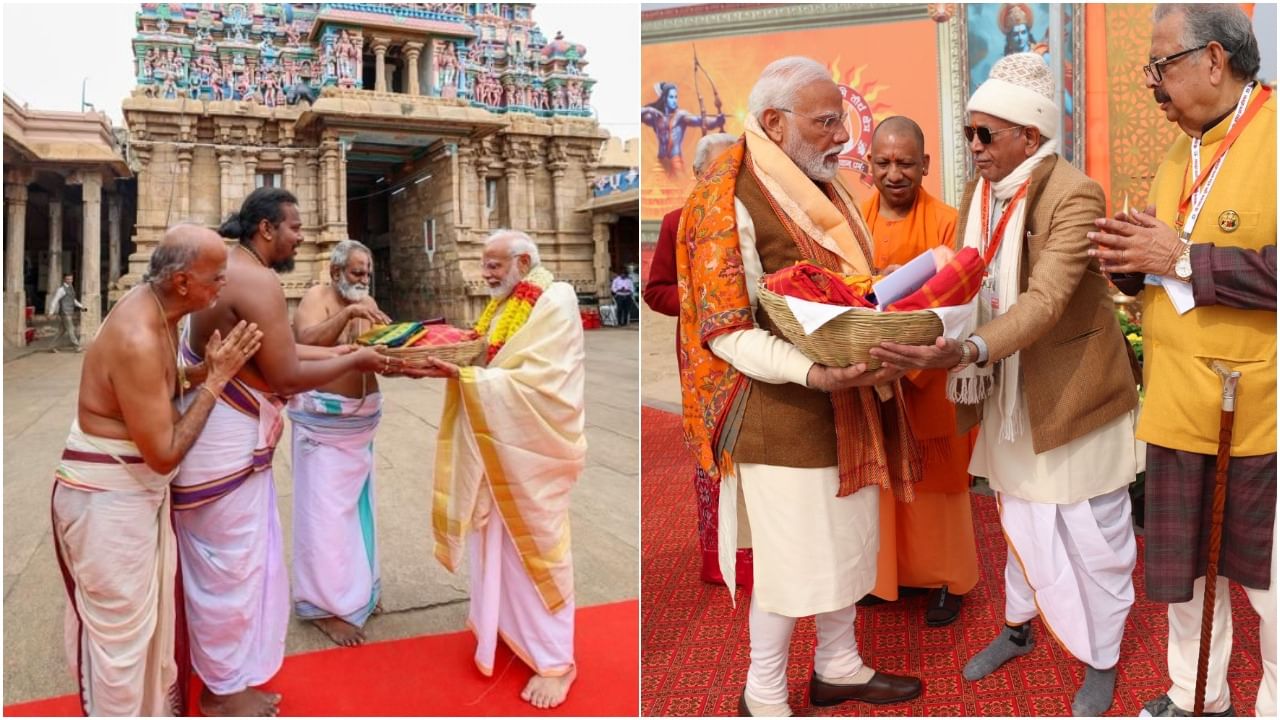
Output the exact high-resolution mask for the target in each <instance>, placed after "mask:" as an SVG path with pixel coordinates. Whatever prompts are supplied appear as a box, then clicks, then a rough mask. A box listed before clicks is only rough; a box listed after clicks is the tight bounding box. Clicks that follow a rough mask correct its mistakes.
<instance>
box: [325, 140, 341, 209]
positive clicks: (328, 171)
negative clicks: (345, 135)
mask: <svg viewBox="0 0 1280 720" xmlns="http://www.w3.org/2000/svg"><path fill="white" fill-rule="evenodd" d="M321 153H322V156H323V160H324V166H323V169H322V171H321V172H322V173H323V174H324V222H325V224H326V225H336V224H338V222H339V219H338V218H339V217H340V216H339V214H338V182H337V181H338V143H337V142H326V143H325V144H324V148H323V149H322V150H321Z"/></svg>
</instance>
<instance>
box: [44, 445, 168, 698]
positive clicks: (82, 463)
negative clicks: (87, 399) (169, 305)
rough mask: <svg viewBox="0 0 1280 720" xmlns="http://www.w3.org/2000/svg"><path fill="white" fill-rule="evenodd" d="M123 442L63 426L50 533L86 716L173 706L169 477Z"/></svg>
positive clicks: (69, 651)
mask: <svg viewBox="0 0 1280 720" xmlns="http://www.w3.org/2000/svg"><path fill="white" fill-rule="evenodd" d="M170 477H171V476H167V475H159V474H157V473H155V472H152V471H151V469H150V468H148V467H147V466H146V464H145V463H143V461H142V458H141V453H139V452H138V448H137V446H136V445H134V444H133V443H132V442H128V441H123V440H111V439H106V438H97V437H91V436H89V435H86V434H84V433H83V432H81V430H80V426H79V423H78V422H77V423H74V424H73V425H72V427H71V434H70V436H69V437H68V438H67V444H66V449H65V450H64V451H63V458H62V463H61V464H60V465H59V466H58V470H57V472H56V474H55V482H54V492H53V501H52V502H53V535H54V545H55V549H56V551H57V555H58V563H59V565H60V566H61V568H62V575H63V580H64V581H65V582H66V587H67V599H68V602H67V613H66V628H65V629H66V636H65V639H66V644H67V647H66V650H67V659H68V660H69V662H70V663H71V666H72V672H73V673H74V674H75V676H76V680H77V681H78V682H79V685H80V700H81V709H82V710H83V711H84V713H85V714H86V715H110V716H138V715H152V716H154V715H175V714H179V713H180V711H181V709H182V708H184V707H185V698H183V697H181V692H180V691H179V682H178V681H179V678H178V663H177V658H176V656H175V638H174V623H175V610H176V601H175V581H176V576H177V561H178V558H177V550H176V548H175V546H174V538H173V530H172V527H171V525H170V522H169V511H170V506H169V479H170Z"/></svg>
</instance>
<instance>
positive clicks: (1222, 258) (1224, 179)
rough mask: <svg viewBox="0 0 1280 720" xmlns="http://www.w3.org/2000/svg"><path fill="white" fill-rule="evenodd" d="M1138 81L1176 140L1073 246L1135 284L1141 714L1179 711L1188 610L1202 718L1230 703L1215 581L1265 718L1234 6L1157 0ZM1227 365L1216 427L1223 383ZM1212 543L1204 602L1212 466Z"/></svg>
mask: <svg viewBox="0 0 1280 720" xmlns="http://www.w3.org/2000/svg"><path fill="white" fill-rule="evenodd" d="M1153 19H1154V24H1153V27H1152V33H1151V49H1150V57H1151V62H1149V63H1148V64H1147V65H1145V66H1144V67H1143V72H1144V74H1145V80H1146V86H1147V88H1148V89H1150V90H1151V92H1152V94H1153V95H1154V98H1155V101H1156V102H1157V103H1158V104H1159V107H1160V110H1161V111H1162V112H1163V113H1164V115H1165V117H1166V119H1168V120H1169V121H1170V122H1173V123H1176V124H1177V125H1178V128H1179V129H1180V130H1181V131H1182V134H1181V135H1180V136H1179V137H1178V138H1177V140H1175V141H1174V143H1173V146H1172V147H1170V148H1169V152H1168V154H1167V155H1166V157H1165V159H1164V162H1163V163H1161V165H1160V167H1159V169H1158V170H1157V171H1156V177H1155V181H1154V182H1153V183H1152V186H1151V195H1150V197H1149V199H1148V202H1147V205H1148V207H1147V209H1146V211H1145V212H1138V211H1134V212H1130V213H1127V214H1126V213H1121V214H1118V215H1116V216H1115V217H1114V218H1098V219H1097V220H1096V225H1097V228H1096V232H1094V233H1091V237H1092V239H1093V240H1094V242H1095V243H1096V247H1095V248H1094V249H1093V250H1092V251H1091V252H1092V253H1093V254H1094V255H1095V256H1096V257H1097V258H1098V259H1099V260H1100V261H1101V262H1102V263H1103V264H1104V266H1105V268H1106V269H1107V270H1109V271H1110V272H1111V273H1112V276H1111V277H1112V279H1113V280H1114V281H1115V283H1116V286H1117V287H1119V288H1120V289H1121V290H1123V291H1125V292H1127V293H1129V294H1131V295H1136V294H1137V293H1139V292H1141V293H1142V308H1143V317H1142V324H1143V330H1144V336H1145V337H1146V338H1147V340H1148V343H1149V345H1148V346H1149V347H1155V348H1156V349H1155V350H1154V351H1153V352H1151V353H1150V354H1149V355H1148V357H1147V358H1146V367H1145V368H1144V370H1145V373H1146V384H1147V394H1146V400H1145V401H1144V402H1145V407H1144V409H1143V413H1142V421H1141V423H1140V424H1139V426H1138V437H1139V438H1140V439H1142V440H1145V441H1146V443H1147V455H1146V463H1147V475H1146V503H1147V506H1146V591H1147V596H1148V597H1149V598H1151V599H1152V600H1155V601H1157V602H1166V603H1169V642H1168V645H1169V678H1170V680H1171V681H1172V683H1171V685H1170V687H1169V691H1168V692H1167V693H1165V694H1163V695H1161V696H1160V697H1157V698H1155V699H1154V700H1152V701H1150V702H1148V703H1147V704H1146V708H1145V709H1144V710H1143V714H1147V715H1152V716H1155V717H1175V716H1184V715H1189V714H1191V713H1192V712H1194V711H1195V710H1196V707H1195V703H1196V691H1197V682H1196V678H1197V675H1198V664H1199V663H1198V660H1199V656H1200V646H1201V628H1202V624H1201V623H1202V621H1203V619H1204V616H1203V614H1204V613H1206V612H1211V613H1212V616H1211V620H1210V623H1211V632H1210V637H1209V645H1208V648H1207V650H1208V658H1207V667H1206V668H1205V669H1206V676H1205V681H1204V683H1203V684H1204V688H1203V692H1204V696H1203V711H1204V714H1205V715H1234V714H1235V709H1234V707H1233V706H1232V702H1231V690H1230V688H1229V687H1228V685H1227V677H1226V675H1227V665H1228V664H1229V662H1230V660H1231V648H1232V625H1231V596H1230V592H1229V590H1230V584H1229V583H1230V581H1232V580H1234V581H1235V582H1237V583H1239V584H1240V585H1241V586H1243V589H1244V595H1245V597H1246V598H1248V601H1249V604H1250V605H1251V606H1252V607H1253V610H1254V611H1255V612H1256V613H1258V616H1259V619H1260V632H1259V636H1260V640H1261V642H1260V644H1261V650H1262V682H1261V684H1260V685H1259V687H1258V696H1257V701H1256V703H1255V705H1254V710H1255V712H1256V713H1257V714H1258V715H1260V716H1266V715H1275V714H1276V594H1275V577H1276V561H1277V553H1276V551H1275V522H1276V512H1275V510H1276V412H1275V397H1276V183H1275V177H1276V172H1275V167H1276V121H1275V115H1276V111H1275V99H1274V98H1273V97H1272V96H1271V89H1270V88H1268V87H1266V86H1265V85H1263V84H1261V83H1259V82H1258V81H1257V74H1258V69H1259V66H1260V55H1259V52H1258V42H1257V39H1256V38H1255V37H1254V34H1253V28H1252V25H1251V23H1250V22H1249V18H1248V16H1246V15H1245V14H1244V12H1243V11H1242V10H1241V9H1240V8H1239V7H1238V6H1236V5H1160V6H1157V8H1156V11H1155V15H1154V18H1153ZM1214 361H1216V362H1219V363H1222V364H1224V365H1225V366H1226V367H1227V369H1228V370H1235V371H1238V372H1239V373H1240V378H1239V379H1238V388H1237V390H1238V392H1237V393H1236V397H1235V399H1234V403H1235V405H1234V415H1233V416H1232V417H1234V424H1233V426H1230V431H1229V435H1227V436H1226V438H1225V439H1224V438H1223V437H1222V436H1221V435H1220V431H1221V429H1222V427H1221V422H1222V421H1221V417H1222V415H1223V413H1222V405H1221V403H1222V394H1223V383H1222V380H1221V379H1220V378H1219V377H1218V375H1217V374H1216V373H1215V372H1214V370H1213V369H1211V367H1210V363H1211V362H1214ZM1220 454H1225V455H1227V456H1229V458H1230V459H1229V463H1228V465H1227V467H1226V469H1225V473H1224V477H1223V480H1222V482H1225V493H1226V499H1225V503H1224V505H1223V506H1222V520H1221V526H1220V531H1221V542H1220V547H1219V548H1218V550H1217V561H1218V564H1217V573H1216V580H1215V582H1214V583H1213V585H1211V586H1210V587H1211V588H1212V589H1213V591H1214V592H1213V596H1214V597H1213V598H1212V599H1211V602H1210V603H1209V604H1208V607H1206V603H1205V594H1206V582H1207V574H1208V573H1207V571H1208V565H1209V562H1210V555H1211V554H1212V552H1213V551H1211V550H1210V547H1211V543H1212V541H1211V540H1210V539H1209V537H1210V535H1211V534H1212V532H1211V525H1212V524H1213V523H1212V520H1211V518H1212V515H1213V507H1214V504H1215V503H1214V486H1215V484H1216V483H1217V482H1218V478H1219V473H1218V470H1217V467H1216V460H1217V458H1218V457H1219V456H1220Z"/></svg>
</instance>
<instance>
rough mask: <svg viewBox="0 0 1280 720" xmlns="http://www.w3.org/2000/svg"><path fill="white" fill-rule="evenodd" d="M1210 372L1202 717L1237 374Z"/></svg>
mask: <svg viewBox="0 0 1280 720" xmlns="http://www.w3.org/2000/svg"><path fill="white" fill-rule="evenodd" d="M1212 366H1213V371H1214V372H1216V373H1218V376H1219V377H1221V378H1222V420H1221V422H1220V424H1219V426H1218V461H1217V464H1216V465H1215V467H1214V470H1215V472H1214V478H1213V515H1212V516H1211V518H1210V520H1209V557H1208V558H1207V560H1206V563H1205V569H1204V607H1203V609H1202V610H1201V615H1200V658H1199V661H1198V662H1197V664H1196V704H1195V709H1194V710H1193V711H1192V712H1193V713H1194V714H1195V715H1197V716H1200V715H1204V692H1205V684H1206V681H1207V680H1208V677H1209V642H1210V641H1211V640H1212V638H1213V609H1214V602H1215V601H1216V600H1217V594H1218V556H1219V554H1221V550H1222V514H1223V511H1224V510H1225V509H1226V506H1227V466H1228V465H1230V464H1231V428H1232V425H1234V424H1235V419H1236V386H1237V385H1238V384H1239V382H1240V371H1239V370H1232V369H1231V368H1228V367H1227V366H1226V365H1224V364H1223V363H1222V362H1221V361H1218V360H1214V361H1213V363H1212Z"/></svg>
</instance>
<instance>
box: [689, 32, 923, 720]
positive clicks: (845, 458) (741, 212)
mask: <svg viewBox="0 0 1280 720" xmlns="http://www.w3.org/2000/svg"><path fill="white" fill-rule="evenodd" d="M749 104H750V116H749V117H748V119H747V131H746V134H745V136H744V139H743V140H740V141H739V142H738V143H737V144H735V145H734V146H733V147H732V148H730V149H729V150H728V151H726V152H725V153H724V154H722V155H721V156H720V157H719V158H718V159H717V160H716V161H714V163H713V164H712V166H711V167H710V169H709V170H708V172H707V174H706V176H705V177H703V178H702V179H701V180H700V181H699V183H698V185H697V186H696V187H695V188H694V191H693V193H692V194H691V195H690V198H689V200H688V202H687V203H686V206H685V211H684V213H683V215H682V217H681V221H680V229H679V231H678V233H677V236H676V268H677V276H678V288H679V297H680V323H681V327H680V357H681V390H682V395H683V400H684V412H685V434H686V439H687V440H688V441H689V444H690V447H691V449H692V450H693V452H694V454H695V456H696V457H698V459H699V464H700V465H701V467H702V468H703V470H704V471H705V472H707V473H708V475H709V476H710V477H712V478H718V479H719V480H720V482H721V483H722V484H721V493H720V498H721V508H720V510H721V512H720V528H719V529H720V532H719V537H720V568H721V572H722V573H723V575H724V577H725V581H726V583H727V584H728V586H729V587H730V589H731V590H732V588H733V587H734V584H735V582H736V578H735V577H734V563H733V557H734V551H735V548H734V547H733V543H734V540H735V538H739V537H740V535H739V532H738V528H739V526H740V525H741V526H742V527H743V529H744V530H745V528H746V526H747V525H749V527H750V531H749V536H750V545H751V547H752V548H753V549H754V552H755V563H754V565H755V567H754V572H755V580H754V588H753V592H752V596H751V608H750V634H751V665H750V668H749V669H748V672H747V682H746V688H745V689H744V691H743V694H742V698H741V700H740V702H739V707H738V709H739V712H740V713H741V714H743V715H753V716H754V715H790V714H791V707H790V706H789V704H788V702H787V694H788V692H787V674H786V669H787V659H788V650H789V645H790V639H791V633H792V630H793V628H794V627H795V622H796V618H798V617H803V616H808V615H813V616H815V622H816V625H817V634H818V644H817V649H816V652H815V657H814V675H813V677H812V679H811V681H810V684H809V697H810V702H811V703H813V704H814V705H835V704H837V703H841V702H845V701H847V700H859V701H863V702H870V703H891V702H900V701H904V700H909V699H911V698H914V697H916V696H918V695H919V694H920V692H921V689H922V686H921V683H920V681H919V680H918V679H917V678H911V677H901V676H894V675H889V674H887V673H879V672H876V671H874V670H872V669H871V668H870V667H868V666H866V665H865V664H864V663H863V661H862V658H861V656H860V654H859V652H858V646H857V642H856V640H855V638H854V615H855V612H856V608H855V606H854V603H855V602H856V601H857V600H858V598H860V597H862V596H863V595H864V594H866V593H867V592H868V591H870V590H871V588H872V586H873V585H874V583H875V572H876V552H877V549H878V544H879V543H878V537H879V532H878V529H879V528H878V525H879V520H878V508H879V502H880V496H879V493H880V492H881V489H882V488H884V489H889V488H892V489H894V490H895V492H896V493H898V494H899V495H900V496H903V497H904V499H909V498H910V492H911V490H910V487H911V484H912V483H913V482H914V481H915V480H917V479H918V476H913V473H912V470H913V468H914V471H915V472H916V473H918V470H919V448H918V446H915V445H914V443H913V440H912V439H911V438H910V435H909V432H906V431H905V425H904V423H905V414H904V412H903V411H904V408H903V407H902V404H901V394H900V393H893V392H891V390H892V384H893V383H894V382H896V380H897V379H898V378H899V377H901V373H899V372H896V371H883V372H882V371H875V372H871V371H867V370H866V367H865V365H855V366H852V367H848V368H833V367H826V366H823V365H819V364H816V363H814V362H812V361H810V360H808V359H807V358H806V357H805V356H804V355H802V354H801V353H800V351H799V350H797V349H796V347H795V346H793V345H791V344H790V343H788V342H786V341H785V340H783V339H782V337H781V334H780V333H779V332H778V331H777V330H776V328H775V326H774V325H773V324H772V322H771V320H770V319H769V317H768V315H767V314H766V313H765V312H764V311H763V309H760V308H757V307H756V302H755V285H756V282H757V280H758V279H759V278H760V276H761V275H762V274H764V273H768V272H774V271H776V270H780V269H782V268H784V267H787V266H789V265H791V264H793V263H795V262H796V261H798V260H801V259H808V260H811V261H813V262H816V263H819V264H820V265H823V266H824V267H827V268H829V269H831V270H833V271H836V272H843V273H845V274H855V273H862V274H869V267H868V259H869V258H872V257H873V253H872V247H871V244H870V242H871V236H870V233H869V232H867V229H866V227H865V225H864V224H863V223H862V222H861V218H860V217H859V216H858V211H857V207H856V205H855V203H854V202H853V200H852V198H851V196H850V195H849V193H848V191H847V189H845V188H844V186H843V184H842V183H841V182H840V180H839V179H838V178H837V169H838V156H839V154H840V150H841V147H842V146H843V144H844V143H845V142H846V141H847V140H848V137H849V136H848V133H847V132H846V131H845V128H844V119H845V116H844V106H843V101H842V100H841V97H840V92H839V90H838V88H837V87H836V85H835V83H833V82H832V81H831V76H830V72H829V71H828V70H827V69H826V68H825V67H823V66H822V65H820V64H818V63H817V62H815V61H813V60H810V59H807V58H799V57H792V58H785V59H782V60H778V61H776V62H774V63H772V64H771V65H769V66H768V67H767V68H765V70H764V72H763V74H762V75H761V77H760V79H759V80H758V81H757V83H756V85H755V87H754V88H753V89H752V91H751V96H750V101H749ZM876 385H887V386H888V387H886V388H885V390H886V391H888V392H885V393H884V395H891V396H892V400H891V401H888V402H884V403H882V402H881V400H880V397H881V395H880V394H879V393H877V391H876V389H875V388H874V387H873V386H876ZM911 458H914V461H913V460H912V459H911ZM739 481H740V485H741V500H739ZM740 502H741V503H743V504H745V510H746V513H745V517H743V516H741V515H740V512H739V503H740ZM747 534H748V533H746V532H744V533H742V535H743V536H746V535H747Z"/></svg>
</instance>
